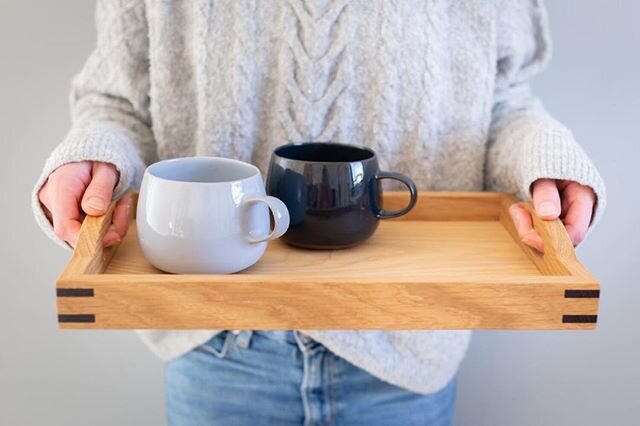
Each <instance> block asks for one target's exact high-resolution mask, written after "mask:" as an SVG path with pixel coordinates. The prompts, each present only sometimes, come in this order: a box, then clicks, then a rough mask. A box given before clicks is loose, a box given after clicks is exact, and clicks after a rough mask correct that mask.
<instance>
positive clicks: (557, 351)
mask: <svg viewBox="0 0 640 426" xmlns="http://www.w3.org/2000/svg"><path fill="white" fill-rule="evenodd" d="M548 3H549V4H548V7H549V10H550V15H551V19H552V28H553V33H554V39H555V59H554V61H553V63H552V66H551V68H550V69H549V71H547V72H546V74H544V75H543V76H541V77H540V78H538V79H537V81H536V84H535V87H536V89H537V91H538V93H539V94H540V95H541V96H542V97H543V98H544V99H545V101H546V104H547V106H548V107H549V109H550V110H551V111H552V112H553V113H554V114H555V115H556V116H557V117H558V118H559V119H561V120H562V121H564V122H565V123H567V124H568V125H569V126H570V127H571V128H572V129H573V130H574V132H575V134H576V136H577V137H578V139H579V140H580V141H581V142H582V143H583V145H584V146H585V149H586V150H587V151H588V152H589V153H590V154H591V155H592V156H593V158H594V159H595V161H596V162H597V164H598V165H599V167H600V169H601V171H602V173H603V175H604V176H605V179H606V180H607V184H608V188H609V199H610V204H609V210H608V213H607V215H606V216H605V218H604V220H603V222H602V224H601V225H600V227H599V228H598V229H597V230H596V231H595V232H594V233H593V234H592V235H591V237H590V238H589V240H588V241H587V243H586V244H585V245H584V246H583V247H581V248H580V250H579V254H580V257H581V259H582V260H583V261H584V263H585V264H586V265H587V266H588V267H589V269H591V270H592V271H593V272H594V273H595V274H596V275H597V276H598V277H599V278H600V279H601V280H602V285H603V295H602V308H601V321H600V324H599V326H598V330H597V331H595V332H584V333H582V332H581V333H577V332H576V333H567V332H517V333H516V332H480V333H476V335H475V339H474V341H473V344H472V348H471V351H470V354H469V357H468V359H467V362H466V363H465V365H464V367H463V371H462V374H461V378H460V390H459V405H458V412H457V422H456V423H457V424H458V425H509V426H511V425H574V424H580V425H603V424H606V425H635V424H640V401H639V396H640V395H639V393H638V389H640V366H639V363H638V361H639V360H640V326H639V325H638V321H637V319H636V316H634V313H635V312H634V308H635V307H636V306H637V301H638V300H640V282H638V281H639V279H638V275H637V273H635V272H634V271H635V270H637V264H638V261H637V256H638V254H640V250H639V249H640V243H639V241H640V226H638V225H637V224H635V222H634V219H637V218H638V217H639V214H638V210H639V209H640V201H639V196H640V191H639V190H638V186H637V182H638V175H637V173H638V169H640V166H639V164H640V143H638V140H637V139H638V135H639V134H640V125H639V123H640V84H639V83H638V75H640V73H639V71H640V70H639V68H640V58H639V56H640V55H639V52H640V48H639V47H638V46H639V45H640V32H639V30H638V26H637V23H636V20H637V17H638V16H640V4H639V3H638V2H635V1H632V0H629V1H622V2H604V1H580V2H576V1H569V0H562V1H560V0H556V1H552V2H551V1H549V2H548ZM93 7H94V6H93V2H91V1H87V0H65V1H64V2H37V4H34V3H30V2H21V1H19V0H3V1H2V2H0V146H1V147H2V151H1V152H2V155H1V156H0V158H1V159H2V160H1V165H2V166H1V167H0V190H1V191H0V224H1V226H0V241H1V242H2V244H0V285H1V286H2V293H1V295H0V425H11V426H13V425H36V424H48V425H68V426H74V425H96V426H99V425H113V424H118V425H123V426H124V425H157V424H162V423H163V421H164V420H163V414H162V376H161V365H160V363H159V362H158V361H157V360H155V359H154V358H153V357H152V356H151V355H150V354H149V353H148V352H147V351H146V349H145V348H144V347H143V346H142V344H141V343H139V342H138V340H137V338H136V337H135V335H133V334H131V333H125V332H77V331H76V332H62V331H58V330H57V329H56V326H55V301H54V282H55V279H56V277H57V276H58V274H59V272H60V271H61V269H62V268H63V266H64V264H65V262H66V261H67V259H68V254H66V253H64V252H62V251H61V250H59V249H57V248H56V247H55V246H54V245H53V244H51V243H49V242H48V241H47V240H46V239H45V237H44V236H43V235H42V234H41V233H40V231H39V230H38V229H37V228H36V226H35V224H34V222H33V220H32V217H31V212H30V209H29V195H30V191H31V185H32V183H33V181H34V179H35V178H36V176H37V174H38V172H39V169H40V167H41V166H42V162H43V161H44V158H45V156H46V155H47V153H48V152H49V151H51V149H52V148H53V147H54V146H55V144H56V143H57V142H58V141H60V139H61V138H62V137H63V135H64V133H65V131H66V129H67V126H68V107H67V91H68V85H69V79H70V78H71V76H72V75H73V73H75V72H76V71H77V70H78V69H79V67H80V65H81V64H82V62H83V60H84V59H85V57H86V55H87V54H88V52H89V51H90V49H91V48H92V45H93V43H94V32H93V21H92V19H93V18H92V17H93ZM634 225H635V226H634Z"/></svg>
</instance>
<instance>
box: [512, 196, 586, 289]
mask: <svg viewBox="0 0 640 426" xmlns="http://www.w3.org/2000/svg"><path fill="white" fill-rule="evenodd" d="M506 198H507V199H506V202H505V203H504V204H503V212H502V213H503V221H504V222H506V223H508V226H507V229H508V230H509V232H510V233H511V234H512V236H513V237H514V239H516V241H518V242H519V244H520V245H521V247H522V248H523V249H524V250H525V252H526V253H527V254H528V255H529V257H530V258H531V259H532V260H533V261H534V263H535V264H536V266H537V267H538V269H539V270H540V271H541V272H542V273H544V274H545V275H579V276H582V277H585V278H593V277H592V276H591V274H590V273H589V272H588V271H587V270H586V269H584V267H583V266H582V265H581V264H580V262H579V261H578V258H577V257H576V251H575V248H574V246H573V244H572V243H571V238H570V237H569V234H567V230H566V229H565V227H564V224H563V223H562V221H561V220H560V219H555V220H544V219H542V218H540V216H538V214H537V213H536V211H535V208H534V207H533V205H532V204H531V203H530V202H523V201H519V200H518V199H516V198H515V197H511V196H509V197H506ZM514 203H517V204H519V205H521V206H523V207H524V208H525V209H526V210H527V211H528V212H529V213H530V214H531V218H532V221H533V229H535V230H536V232H537V233H538V235H540V237H541V238H542V242H543V243H544V254H542V253H539V252H538V251H537V250H534V249H532V248H531V247H529V246H527V245H526V244H524V243H522V242H521V241H520V237H519V236H518V232H517V230H516V227H515V224H514V223H513V219H512V218H511V215H510V214H509V207H510V206H511V205H512V204H514Z"/></svg>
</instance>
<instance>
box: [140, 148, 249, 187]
mask: <svg viewBox="0 0 640 426" xmlns="http://www.w3.org/2000/svg"><path fill="white" fill-rule="evenodd" d="M194 160H205V161H207V160H208V161H211V160H214V161H221V162H226V163H233V164H239V165H242V166H249V167H250V168H251V169H253V174H252V175H250V176H247V177H244V178H242V179H230V180H225V181H222V182H198V181H192V180H178V179H168V178H166V177H162V176H158V175H157V174H155V173H154V171H153V169H154V168H157V167H158V166H159V165H160V164H163V165H164V164H167V163H180V162H190V161H194ZM144 174H145V175H149V176H151V177H152V178H154V179H158V180H161V181H165V182H174V183H185V184H191V185H228V184H230V183H234V182H244V181H247V180H249V179H255V177H256V176H260V175H261V172H260V169H258V168H257V167H256V166H254V165H253V164H251V163H247V162H245V161H241V160H236V159H233V158H225V157H216V156H213V155H194V156H190V157H176V158H168V159H166V160H160V161H156V162H155V163H153V164H150V165H149V166H147V168H146V169H145V171H144Z"/></svg>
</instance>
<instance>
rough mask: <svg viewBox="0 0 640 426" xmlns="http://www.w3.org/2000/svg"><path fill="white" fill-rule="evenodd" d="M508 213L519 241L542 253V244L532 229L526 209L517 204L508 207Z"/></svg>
mask: <svg viewBox="0 0 640 426" xmlns="http://www.w3.org/2000/svg"><path fill="white" fill-rule="evenodd" d="M509 213H510V214H511V218H512V219H513V222H514V224H515V225H516V230H517V231H518V235H519V236H520V240H521V241H522V242H523V243H525V244H527V245H528V246H530V247H533V248H534V249H536V250H538V251H539V252H544V243H543V241H542V238H541V237H540V236H539V235H538V233H537V232H536V231H535V229H533V221H532V219H531V214H529V212H528V211H527V209H525V208H524V207H522V206H521V205H519V204H512V205H511V207H509Z"/></svg>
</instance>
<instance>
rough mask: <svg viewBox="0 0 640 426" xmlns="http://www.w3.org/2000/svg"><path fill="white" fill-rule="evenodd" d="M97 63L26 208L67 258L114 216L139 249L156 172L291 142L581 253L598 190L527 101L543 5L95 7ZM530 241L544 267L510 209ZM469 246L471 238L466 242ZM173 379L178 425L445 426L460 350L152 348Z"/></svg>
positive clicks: (377, 334)
mask: <svg viewBox="0 0 640 426" xmlns="http://www.w3.org/2000/svg"><path fill="white" fill-rule="evenodd" d="M96 23H97V35H98V37H97V46H96V48H95V50H94V52H93V53H92V54H91V55H90V57H89V59H88V60H87V62H86V64H85V65H84V68H83V69H82V71H81V72H80V73H79V74H78V75H77V76H76V77H75V79H74V80H73V87H72V93H71V110H72V121H73V125H72V127H71V130H70V131H69V133H68V135H67V136H66V138H65V140H64V141H63V142H62V143H61V144H60V145H59V146H58V147H57V148H56V149H55V150H54V151H53V153H52V154H51V155H50V157H49V158H48V160H47V161H46V164H45V166H44V170H43V172H42V175H41V176H40V178H39V179H38V181H37V183H36V185H35V189H34V193H33V209H34V212H35V216H36V219H37V221H38V223H39V224H40V226H41V227H42V229H43V230H44V231H45V232H46V233H47V234H48V235H49V236H50V237H51V238H52V239H54V240H55V241H57V242H58V243H60V244H61V245H62V246H64V247H67V248H69V247H74V245H75V244H76V242H77V238H78V232H79V229H80V225H81V222H82V220H83V218H84V217H85V216H86V215H93V216H96V215H102V214H103V213H105V211H106V209H107V207H108V205H109V203H110V201H111V200H112V199H115V200H118V202H117V206H116V208H115V211H114V214H113V223H112V225H111V227H110V228H109V230H108V232H107V233H106V235H105V237H104V245H105V246H111V245H113V244H116V243H117V242H119V241H120V240H121V239H122V238H123V237H124V235H125V233H126V232H127V225H128V224H127V220H128V216H129V215H128V212H129V209H130V205H131V201H130V199H129V198H128V197H126V196H123V194H125V193H126V192H127V191H129V190H132V189H136V188H138V186H139V184H140V180H141V177H142V173H143V171H144V168H145V165H148V164H151V163H153V162H156V161H158V160H161V159H168V158H172V157H180V156H193V155H215V156H219V157H228V158H234V159H239V160H243V161H247V162H251V163H253V164H256V165H257V166H258V167H259V168H260V169H261V170H263V172H264V171H265V170H266V167H267V163H268V159H269V155H270V154H271V152H272V151H273V149H274V148H275V147H277V146H279V145H282V144H283V143H287V142H303V141H321V142H324V141H337V142H341V143H353V144H359V145H364V146H367V147H369V148H372V149H373V150H375V152H376V153H377V154H378V156H379V158H380V162H381V167H384V168H385V169H387V170H396V171H399V172H402V173H406V174H409V175H410V176H412V177H413V179H414V180H415V182H416V184H417V186H418V187H419V188H420V189H423V190H430V191H438V190H447V191H481V190H491V191H504V192H510V193H515V194H517V195H518V196H519V197H520V198H521V199H525V200H532V201H533V204H534V207H535V211H536V213H537V214H538V215H539V216H541V217H542V218H544V219H556V218H561V219H562V221H563V222H564V224H565V226H566V229H567V232H568V234H569V236H570V237H571V239H572V241H573V243H574V244H579V243H580V242H581V241H582V240H583V239H584V237H585V235H586V234H587V232H588V229H589V227H590V225H593V224H595V223H596V222H597V221H598V219H599V217H600V216H601V215H602V212H603V211H604V208H605V188H604V184H603V181H602V179H601V177H600V175H599V174H598V172H597V170H596V168H595V167H594V165H593V163H592V162H591V160H590V159H589V158H588V157H587V155H586V154H585V152H584V151H583V150H582V148H581V147H580V145H578V143H577V142H576V141H575V140H574V138H573V136H572V134H571V132H570V131H569V130H568V129H567V128H566V127H564V126H563V125H562V124H560V123H559V122H557V121H556V120H554V119H553V118H551V117H550V116H549V114H548V113H547V112H546V111H545V109H544V108H543V106H542V104H541V103H540V101H539V100H538V99H537V98H536V97H535V96H533V95H532V93H531V90H530V86H529V81H530V79H531V78H532V77H533V76H534V75H535V74H537V73H538V72H540V71H541V70H542V69H543V68H544V67H545V65H546V64H547V63H548V61H549V58H550V37H549V24H548V21H547V15H546V11H545V9H544V6H543V5H542V4H541V2H540V1H537V0H518V1H511V0H498V1H496V2H475V1H456V2H430V1H427V2H413V1H401V2H388V1H385V0H375V1H366V2H361V1H355V0H353V1H350V0H288V1H278V2H275V1H273V2H271V1H261V2H257V1H244V0H242V1H241V0H237V1H205V0H194V1H178V0H176V1H168V2H150V1H143V0H118V1H110V0H101V1H98V7H97V13H96ZM511 214H512V216H513V219H514V221H515V223H516V225H517V229H518V232H519V234H520V236H521V238H522V240H523V241H524V242H525V243H527V244H529V245H530V246H532V247H534V248H536V249H537V250H540V251H543V250H544V247H543V245H542V240H541V239H540V237H539V236H538V235H537V234H536V233H535V231H534V230H533V228H532V219H531V216H530V215H529V214H528V213H527V211H526V210H524V209H523V208H522V207H520V206H517V205H514V206H513V207H512V208H511ZM470 238H473V236H470ZM140 334H141V337H142V338H143V340H144V341H145V342H146V343H147V344H148V345H149V346H150V348H151V349H152V350H153V351H154V352H155V353H156V354H157V355H158V356H160V357H161V358H162V359H163V360H165V361H166V409H167V417H168V421H169V424H171V425H204V424H207V425H211V424H221V425H231V424H233V425H254V424H278V425H284V424H303V423H304V424H366V425H378V424H381V425H391V424H402V425H404V424H426V425H445V424H450V423H451V419H452V415H453V407H454V399H455V389H456V379H455V377H456V372H457V371H458V368H459V365H460V363H461V362H462V360H463V358H464V355H465V352H466V350H467V347H468V345H469V339H470V332H468V331H412V330H407V331H348V330H346V331H345V330H335V331H331V330H325V331H319V330H316V331H299V330H290V331H242V332H233V331H232V330H193V331H144V332H140Z"/></svg>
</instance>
